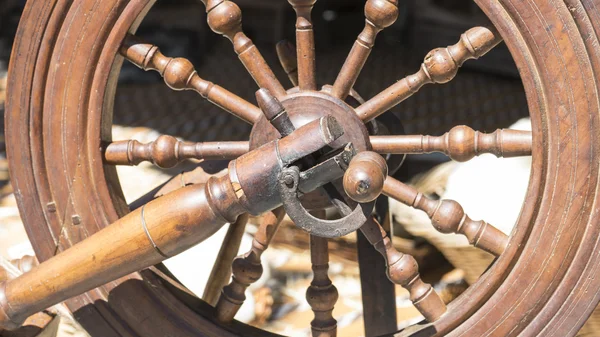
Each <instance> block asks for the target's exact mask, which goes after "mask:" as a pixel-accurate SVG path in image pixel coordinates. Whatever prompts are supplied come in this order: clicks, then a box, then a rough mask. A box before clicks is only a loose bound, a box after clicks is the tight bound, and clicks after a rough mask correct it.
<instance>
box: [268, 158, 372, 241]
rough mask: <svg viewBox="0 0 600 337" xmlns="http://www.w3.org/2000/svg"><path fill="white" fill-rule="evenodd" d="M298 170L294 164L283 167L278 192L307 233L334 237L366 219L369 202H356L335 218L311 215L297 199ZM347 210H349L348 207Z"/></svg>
mask: <svg viewBox="0 0 600 337" xmlns="http://www.w3.org/2000/svg"><path fill="white" fill-rule="evenodd" d="M299 182H300V170H299V169H298V167H296V166H292V167H289V168H285V169H283V170H282V171H281V174H280V175H279V192H280V193H281V200H282V201H283V207H284V208H285V211H286V212H287V214H288V215H289V217H290V218H291V219H292V220H293V221H294V222H295V224H296V226H298V227H300V228H302V229H303V230H305V231H307V232H308V233H310V234H312V235H316V236H320V237H325V238H336V237H340V236H344V235H347V234H350V233H352V232H354V231H356V230H357V229H359V228H360V227H361V226H362V225H363V224H364V223H365V222H366V221H367V219H368V217H369V215H370V213H371V210H372V207H371V205H370V204H357V205H356V207H355V208H354V210H352V211H351V212H349V214H348V215H346V216H344V217H343V218H341V219H337V220H322V219H318V218H315V217H314V216H312V215H311V214H310V213H309V212H308V211H307V210H306V209H305V208H304V206H302V203H301V202H300V199H299V195H298V194H299V190H298V185H299ZM344 206H346V207H348V211H350V207H349V206H347V205H344Z"/></svg>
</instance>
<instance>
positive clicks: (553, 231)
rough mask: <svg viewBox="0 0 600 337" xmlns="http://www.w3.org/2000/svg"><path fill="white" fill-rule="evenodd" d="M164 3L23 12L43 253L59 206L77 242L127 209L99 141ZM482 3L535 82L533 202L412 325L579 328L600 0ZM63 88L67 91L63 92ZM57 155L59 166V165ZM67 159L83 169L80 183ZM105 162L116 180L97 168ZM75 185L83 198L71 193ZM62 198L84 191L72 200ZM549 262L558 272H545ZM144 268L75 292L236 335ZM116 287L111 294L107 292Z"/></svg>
mask: <svg viewBox="0 0 600 337" xmlns="http://www.w3.org/2000/svg"><path fill="white" fill-rule="evenodd" d="M152 3H153V1H149V0H143V1H131V2H128V1H123V0H105V1H92V0H76V1H30V2H29V3H28V5H27V8H26V10H25V12H24V14H23V23H22V24H21V25H20V28H19V33H18V35H17V36H18V38H17V41H16V43H15V48H14V50H13V58H12V63H11V67H10V74H11V76H10V83H9V95H8V97H9V101H8V102H7V114H6V119H7V123H6V124H7V143H8V144H7V145H8V149H9V156H10V159H11V160H10V164H11V170H12V172H13V184H14V187H15V190H16V191H17V198H18V201H19V207H20V210H21V213H22V216H23V219H24V221H25V223H26V227H27V231H28V234H29V236H30V238H31V241H32V244H33V246H34V248H35V250H36V254H37V255H38V258H39V259H40V260H46V259H48V258H49V257H51V256H52V255H54V253H55V248H56V247H55V243H54V242H55V238H56V237H59V234H60V232H61V231H62V230H63V228H62V225H61V224H60V222H61V218H60V217H59V216H58V215H62V217H63V218H64V215H65V214H68V215H73V214H77V215H78V216H80V218H81V220H82V226H81V228H76V229H75V230H73V233H71V239H72V242H70V243H69V242H63V243H62V244H63V245H64V246H65V247H67V246H69V245H70V244H71V243H75V242H76V241H78V240H80V239H82V238H83V237H85V236H86V235H89V234H90V233H93V232H95V231H97V230H98V229H99V228H102V227H104V226H106V225H107V224H109V223H110V222H112V221H113V220H115V219H116V218H118V216H119V214H121V215H122V214H124V212H125V210H126V205H125V203H124V200H123V198H122V196H121V193H120V190H119V188H118V185H117V184H115V182H116V175H115V172H114V170H113V169H112V168H108V167H103V165H102V161H101V159H100V152H99V151H98V149H99V148H100V145H101V144H100V139H104V140H108V139H109V137H110V129H109V127H108V126H110V123H109V118H107V116H109V115H107V114H106V112H107V111H111V99H112V97H113V96H114V95H113V94H114V90H115V82H114V80H115V76H114V74H115V73H116V72H117V71H118V69H119V66H118V65H119V64H120V61H119V60H118V59H115V58H114V57H115V55H116V52H117V50H118V46H119V43H120V41H121V40H122V39H123V37H124V36H125V34H126V33H127V31H129V30H134V29H135V27H136V26H137V21H138V18H141V17H143V14H145V12H146V11H147V10H148V9H149V7H150V6H151V5H152ZM477 3H478V4H479V6H480V7H481V8H482V9H483V10H484V11H485V12H486V13H487V14H488V16H489V17H490V19H491V20H492V21H493V23H494V24H495V25H496V27H497V28H498V29H499V31H500V32H501V34H502V36H503V37H505V41H506V43H507V44H508V45H509V48H510V49H511V51H512V54H513V57H514V58H515V61H516V63H517V65H518V67H519V69H520V71H521V77H522V80H523V83H524V85H525V88H526V92H527V96H528V102H529V108H530V113H531V117H532V124H533V134H534V144H535V146H534V154H533V171H532V179H531V182H530V188H529V190H528V194H527V199H526V200H527V202H526V205H525V207H524V208H523V211H522V214H521V217H520V220H519V222H518V225H517V227H516V229H515V231H514V232H513V234H512V238H511V244H510V246H509V248H508V249H507V251H506V252H505V253H504V254H503V255H502V256H501V258H500V259H498V261H497V262H496V263H495V265H494V266H493V267H492V268H491V269H490V270H489V271H488V272H487V273H486V274H485V275H484V276H482V278H481V279H480V280H479V281H478V282H477V283H476V284H475V285H473V286H472V287H470V288H469V289H468V290H467V293H465V294H464V296H461V297H460V298H459V299H458V300H457V301H455V302H454V303H453V304H452V305H451V306H450V308H449V312H448V313H447V314H446V315H445V316H444V317H443V318H442V319H440V320H439V321H436V322H435V323H434V324H432V325H429V326H425V327H414V328H412V329H411V331H410V332H405V333H403V334H414V335H431V334H434V333H435V332H438V333H439V334H444V333H448V332H450V331H452V332H451V333H450V334H451V335H472V336H484V335H500V336H504V335H517V334H519V333H522V334H523V335H537V334H542V335H544V336H551V335H556V336H565V335H574V334H575V333H576V332H577V330H578V328H579V327H580V326H581V325H582V324H583V323H584V321H585V318H586V317H587V316H588V315H589V314H590V313H591V311H592V310H593V309H594V308H595V305H596V303H597V302H598V300H599V299H600V297H599V295H598V290H599V289H600V281H598V280H596V279H595V278H594V277H593V276H594V275H595V271H596V269H597V268H598V266H599V262H598V261H599V259H598V256H597V255H596V254H598V253H597V252H596V250H595V249H594V248H595V246H596V245H597V241H598V240H597V238H598V231H599V230H600V224H598V221H597V219H596V217H597V214H596V212H595V209H596V207H595V202H596V198H597V191H596V189H597V180H598V167H597V163H596V161H594V159H595V158H597V146H595V145H597V144H598V136H597V135H596V134H595V133H594V132H593V130H594V129H595V128H596V127H597V126H598V110H599V107H598V97H597V87H598V80H597V78H596V76H595V75H594V74H597V73H600V72H599V69H600V58H599V56H600V51H599V50H598V48H597V47H596V46H597V43H598V41H597V36H596V34H595V33H594V28H595V29H596V30H598V29H600V23H599V22H600V20H599V19H600V14H599V12H598V10H597V8H596V7H597V5H598V3H597V2H596V1H574V0H573V1H566V2H565V3H566V4H563V3H554V2H553V1H550V0H544V1H533V0H530V1H526V2H518V3H517V2H512V1H509V0H505V1H500V2H494V1H491V0H490V1H488V0H479V1H477ZM86 11H87V15H85V16H84V15H81V13H85V12H86ZM594 19H595V20H594ZM69 27H77V28H81V29H69ZM132 27H133V28H132ZM546 28H547V29H546ZM582 36H583V37H585V38H582ZM92 37H93V38H92ZM68 51H70V52H71V53H70V54H69V53H68ZM72 56H75V57H72ZM77 56H79V57H77ZM58 61H61V63H60V62H58ZM51 65H55V66H56V65H58V66H59V67H60V68H61V69H72V68H74V67H76V66H77V65H85V66H83V69H84V70H85V71H82V72H81V74H79V73H76V74H72V73H71V75H72V76H73V77H72V78H69V80H68V81H67V78H66V76H67V75H65V74H58V70H56V69H53V68H52V67H51ZM573 74H577V76H575V75H573ZM56 88H59V90H60V89H61V88H62V91H58V93H56ZM69 88H70V90H72V89H73V88H77V90H75V92H77V93H79V94H80V95H79V96H77V97H73V96H69V95H64V96H61V95H59V93H60V94H63V93H67V92H68V91H69V90H68V89H69ZM50 89H53V90H55V91H52V90H50ZM91 93H94V94H93V95H92V94H91ZM65 107H66V108H65ZM103 116H104V117H103ZM86 117H87V118H86ZM73 121H75V122H73ZM559 122H560V123H559ZM73 132H78V134H80V135H81V136H80V139H82V138H83V139H82V142H81V144H82V145H81V146H80V148H79V149H76V150H80V151H81V152H80V153H78V152H79V151H74V150H71V151H66V150H65V151H62V150H61V149H63V146H64V143H63V144H62V145H63V146H60V145H61V144H58V145H57V144H53V143H52V142H50V141H49V139H50V138H49V137H48V136H47V135H49V134H52V133H58V134H61V135H63V136H62V137H60V139H67V138H66V137H67V135H69V134H72V133H73ZM85 136H87V137H85ZM84 139H85V141H84ZM56 162H59V163H60V165H51V164H52V163H56ZM15 172H18V173H15ZM64 172H66V175H68V176H69V177H71V178H72V177H76V178H77V179H76V180H75V181H76V183H75V184H71V181H72V180H71V179H67V177H65V173H64ZM103 175H105V176H106V178H107V179H106V181H108V183H107V182H106V181H105V180H104V179H95V178H94V177H98V176H103ZM75 193H77V194H76V195H77V198H72V196H73V195H74V194H75ZM546 196H547V197H546ZM550 196H551V197H550ZM70 197H71V198H70ZM544 197H545V198H544ZM542 198H544V199H542ZM60 200H72V203H71V204H72V207H73V209H69V208H68V207H67V205H65V204H61V203H60ZM53 202H54V205H53V204H52V203H53ZM55 208H56V209H57V210H58V212H56V211H53V209H55ZM542 242H543V243H544V244H541V243H542ZM549 272H550V273H551V274H552V275H554V278H550V277H543V275H544V274H547V273H549ZM141 276H142V275H133V276H131V277H130V278H129V281H126V280H120V281H119V282H113V283H112V284H110V285H107V286H105V287H102V288H100V289H98V290H96V291H93V292H90V293H87V294H86V295H82V296H79V297H77V298H75V299H73V300H71V301H70V302H69V305H70V307H71V308H72V309H73V310H74V311H77V316H78V317H79V318H80V319H81V320H82V321H83V323H84V325H86V326H88V327H89V328H90V331H91V332H92V333H93V334H95V335H96V334H97V335H99V336H110V335H117V336H118V335H123V336H129V335H131V336H151V335H156V334H157V333H160V332H162V331H170V332H171V333H174V334H175V335H199V336H201V335H211V334H217V335H221V336H222V335H224V334H225V333H224V332H221V331H220V330H219V328H218V327H217V326H216V325H215V324H213V323H212V322H211V321H210V319H205V318H203V317H201V316H199V315H197V314H196V313H194V312H193V311H192V310H191V309H189V308H188V307H187V306H185V305H181V303H180V301H179V300H178V299H177V298H176V297H174V296H173V295H171V293H170V292H168V291H166V287H165V285H164V284H163V283H162V282H161V281H159V280H157V279H156V278H153V277H152V276H151V275H149V274H144V276H145V277H146V278H145V280H146V282H150V283H152V284H153V287H144V286H143V282H141V281H136V279H140V277H141ZM118 284H121V286H119V287H118V288H116V290H113V289H115V288H114V287H115V286H117V285H118ZM121 289H128V290H129V292H128V291H119V290H121ZM111 290H113V291H112V292H111V294H110V296H109V305H106V304H103V302H102V300H105V299H106V298H107V294H108V292H109V291H111ZM586 294H587V295H586ZM525 298H536V301H525V300H524V299H525ZM95 302H96V304H95V305H92V304H93V303H95ZM140 303H144V304H147V305H140ZM506 308H510V309H509V310H507V309H506ZM140 310H145V311H147V312H146V313H147V314H148V315H160V316H161V317H167V316H168V317H170V318H171V320H170V321H169V322H170V323H169V324H166V323H165V321H167V320H149V321H147V322H146V323H144V324H136V321H135V319H134V316H136V315H134V313H135V314H137V315H139V314H140V312H139V311H140ZM175 316H177V317H175ZM159 325H161V326H159ZM169 329H171V330H169ZM228 329H229V330H230V333H231V335H237V334H241V335H246V336H247V335H252V334H254V333H256V332H252V330H250V331H248V330H239V329H245V328H242V327H238V326H231V327H228ZM417 330H418V331H419V332H415V331H417ZM159 335H160V334H159Z"/></svg>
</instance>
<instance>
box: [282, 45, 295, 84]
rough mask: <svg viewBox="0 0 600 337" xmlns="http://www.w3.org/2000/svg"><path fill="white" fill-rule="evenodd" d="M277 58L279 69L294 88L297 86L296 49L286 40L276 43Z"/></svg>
mask: <svg viewBox="0 0 600 337" xmlns="http://www.w3.org/2000/svg"><path fill="white" fill-rule="evenodd" d="M277 57H278V58H279V62H280V63H281V67H282V68H283V70H284V71H285V73H286V74H287V75H288V78H289V79H290V82H292V84H293V85H294V86H297V85H298V59H297V58H296V47H295V46H294V44H293V43H291V42H290V41H287V40H283V41H280V42H279V43H277Z"/></svg>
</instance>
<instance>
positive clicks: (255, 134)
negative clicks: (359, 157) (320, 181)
mask: <svg viewBox="0 0 600 337" xmlns="http://www.w3.org/2000/svg"><path fill="white" fill-rule="evenodd" d="M281 103H282V104H283V106H284V107H285V108H286V110H287V112H288V115H289V116H290V119H291V120H292V122H293V123H294V126H295V127H296V128H298V127H300V126H303V125H305V124H307V123H309V122H311V121H313V120H315V119H319V118H321V117H324V116H327V115H331V116H333V117H335V118H336V119H337V121H338V122H339V123H340V124H341V125H342V127H343V128H344V135H343V136H342V137H341V138H340V139H338V140H337V141H336V142H335V143H333V146H334V147H336V148H339V147H343V146H344V145H346V144H347V143H350V142H351V143H352V144H353V145H354V147H355V149H356V150H357V151H358V152H362V151H366V150H369V149H370V148H371V145H370V143H369V132H368V131H367V128H366V127H365V125H364V122H363V121H361V120H360V118H358V115H357V114H356V112H355V111H354V109H353V108H352V107H351V106H349V105H348V104H346V103H345V102H344V101H342V100H341V99H339V98H335V97H332V96H330V95H328V94H327V93H324V92H299V93H295V94H291V95H289V96H287V97H286V98H285V99H284V100H283V101H282V102H281ZM279 137H280V136H279V132H278V131H277V130H275V128H274V127H273V126H272V125H271V124H270V123H269V122H268V121H267V120H266V118H264V117H263V118H261V119H260V120H259V121H258V122H257V123H256V124H255V125H254V128H253V129H252V133H251V135H250V149H256V148H258V147H260V146H262V145H264V144H266V143H268V142H270V141H272V140H275V139H277V138H279Z"/></svg>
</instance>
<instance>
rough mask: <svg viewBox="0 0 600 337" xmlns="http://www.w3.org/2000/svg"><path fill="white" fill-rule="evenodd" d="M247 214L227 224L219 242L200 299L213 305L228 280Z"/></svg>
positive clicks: (244, 228)
mask: <svg viewBox="0 0 600 337" xmlns="http://www.w3.org/2000/svg"><path fill="white" fill-rule="evenodd" d="M248 218H249V215H248V214H242V215H240V216H239V217H238V219H237V220H236V221H235V222H234V223H232V224H230V225H229V228H228V229H227V234H225V238H224V239H223V243H222V244H221V249H220V250H219V254H218V255H217V259H216V261H215V264H214V265H213V268H212V271H211V272H210V276H209V277H208V281H207V282H206V287H205V288H204V293H203V294H202V299H203V300H204V301H205V302H206V303H208V304H210V305H212V306H215V305H216V304H217V301H218V300H219V295H220V294H221V289H223V287H224V286H225V285H226V284H227V282H229V278H230V277H231V265H232V262H233V259H234V258H235V256H236V255H237V254H238V251H239V250H240V244H241V243H242V237H243V236H244V233H245V231H246V224H247V223H248Z"/></svg>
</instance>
